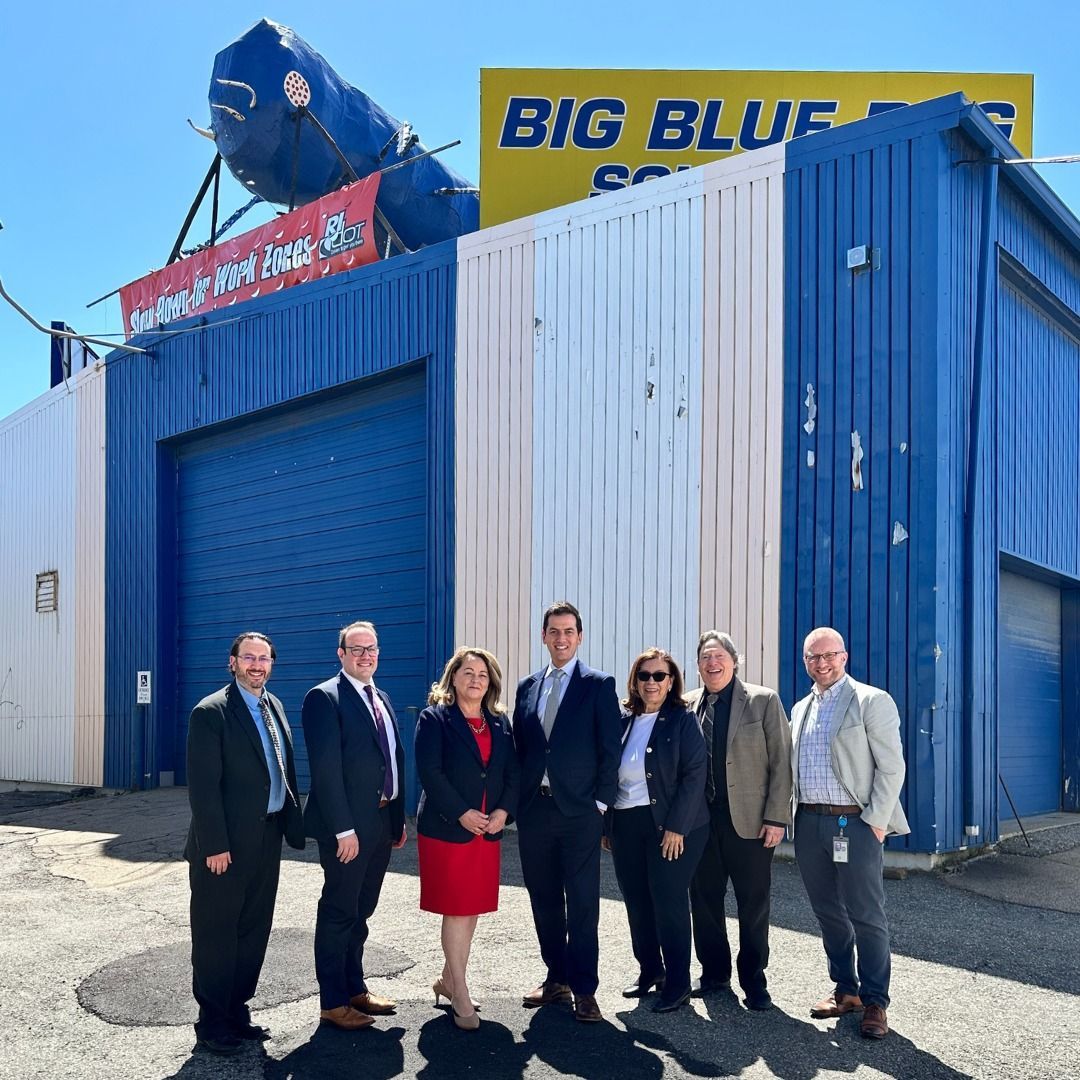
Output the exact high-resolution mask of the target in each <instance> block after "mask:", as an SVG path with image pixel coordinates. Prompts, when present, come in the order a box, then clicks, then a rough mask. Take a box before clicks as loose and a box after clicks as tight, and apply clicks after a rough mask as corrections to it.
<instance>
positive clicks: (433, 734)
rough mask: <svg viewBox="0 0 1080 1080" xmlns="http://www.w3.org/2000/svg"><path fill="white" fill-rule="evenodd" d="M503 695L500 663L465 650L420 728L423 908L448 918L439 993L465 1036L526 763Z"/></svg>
mask: <svg viewBox="0 0 1080 1080" xmlns="http://www.w3.org/2000/svg"><path fill="white" fill-rule="evenodd" d="M501 693H502V670H501V669H500V667H499V662H498V661H497V660H496V659H495V657H494V656H492V655H491V653H489V652H488V651H487V650H486V649H478V648H473V647H471V646H468V647H465V648H461V649H458V650H457V652H455V653H454V655H453V656H452V657H451V658H450V659H449V661H447V664H446V668H445V670H444V671H443V674H442V678H441V679H440V680H439V681H438V682H437V683H435V685H434V686H432V688H431V693H430V694H429V695H428V708H426V709H425V710H424V711H423V712H422V713H421V714H420V719H419V721H418V722H417V725H416V771H417V774H418V775H419V777H420V783H421V784H422V785H423V788H424V793H423V795H421V797H420V807H419V810H418V811H417V817H416V831H417V837H418V839H417V843H418V852H419V859H420V907H421V910H423V911H433V912H436V913H437V914H440V915H442V917H443V922H442V947H443V955H444V956H445V958H446V962H445V963H444V965H443V970H442V974H441V975H440V976H439V978H438V979H436V981H435V983H434V985H433V987H432V989H433V990H434V991H435V1004H436V1005H438V1003H439V998H440V997H446V998H449V999H450V1008H451V1011H452V1014H453V1019H454V1023H455V1024H456V1025H457V1026H458V1027H459V1028H462V1029H464V1030H467V1031H475V1030H476V1029H477V1028H478V1027H479V1026H480V1018H479V1017H478V1016H477V1015H476V1007H475V1004H474V1002H473V1001H472V998H471V997H470V995H469V988H468V984H467V982H466V978H465V968H466V965H467V964H468V960H469V950H470V948H471V946H472V939H473V934H474V933H475V931H476V919H477V916H478V915H482V914H485V913H487V912H491V911H495V910H496V909H497V908H498V906H499V849H500V847H501V844H500V843H499V841H500V840H501V839H502V835H503V828H504V827H505V825H506V823H507V822H508V821H511V820H512V819H513V815H514V814H515V813H516V811H517V797H518V759H517V754H516V752H515V750H514V740H513V736H512V734H511V731H510V723H509V721H508V720H507V718H506V715H505V714H506V709H505V708H504V707H503V705H502V703H501V702H500V701H499V695H500V694H501Z"/></svg>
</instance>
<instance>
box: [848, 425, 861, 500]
mask: <svg viewBox="0 0 1080 1080" xmlns="http://www.w3.org/2000/svg"><path fill="white" fill-rule="evenodd" d="M862 459H863V448H862V439H861V438H860V436H859V433H858V432H857V431H853V432H852V433H851V490H852V491H862V489H863V479H862Z"/></svg>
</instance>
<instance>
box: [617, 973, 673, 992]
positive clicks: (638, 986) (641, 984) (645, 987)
mask: <svg viewBox="0 0 1080 1080" xmlns="http://www.w3.org/2000/svg"><path fill="white" fill-rule="evenodd" d="M663 989H664V976H663V975H657V976H656V977H655V978H654V977H652V976H651V975H645V974H641V975H639V976H638V977H637V982H632V983H631V984H630V985H629V986H628V987H626V989H625V990H623V992H622V996H623V997H624V998H638V997H644V996H645V995H646V994H647V993H649V992H650V991H651V990H663Z"/></svg>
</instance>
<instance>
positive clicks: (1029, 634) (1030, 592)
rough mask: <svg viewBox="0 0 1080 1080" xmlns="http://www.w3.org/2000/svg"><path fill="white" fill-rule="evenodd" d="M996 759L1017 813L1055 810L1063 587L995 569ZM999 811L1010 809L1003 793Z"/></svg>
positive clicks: (1058, 782)
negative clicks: (997, 581) (998, 572)
mask: <svg viewBox="0 0 1080 1080" xmlns="http://www.w3.org/2000/svg"><path fill="white" fill-rule="evenodd" d="M999 611H1000V618H999V628H998V649H999V653H1000V655H999V665H998V676H999V678H998V761H999V768H1000V772H1001V776H1002V778H1003V779H1004V781H1005V784H1006V785H1007V786H1008V790H1009V794H1010V795H1011V796H1012V798H1013V802H1015V803H1016V810H1017V812H1018V813H1019V814H1020V816H1021V817H1024V816H1027V815H1029V814H1042V813H1048V812H1051V811H1054V810H1060V809H1061V789H1062V745H1061V721H1062V715H1061V590H1060V589H1058V588H1057V587H1056V586H1053V585H1048V584H1046V583H1044V582H1041V581H1035V580H1032V579H1031V578H1026V577H1022V576H1020V575H1019V574H1012V573H1008V572H1007V571H1004V570H1003V571H1002V573H1001V588H1000V593H999ZM1000 816H1001V817H1002V818H1009V817H1011V816H1012V809H1011V807H1010V806H1009V803H1008V800H1007V799H1006V798H1005V797H1004V793H1003V795H1002V798H1001V800H1000Z"/></svg>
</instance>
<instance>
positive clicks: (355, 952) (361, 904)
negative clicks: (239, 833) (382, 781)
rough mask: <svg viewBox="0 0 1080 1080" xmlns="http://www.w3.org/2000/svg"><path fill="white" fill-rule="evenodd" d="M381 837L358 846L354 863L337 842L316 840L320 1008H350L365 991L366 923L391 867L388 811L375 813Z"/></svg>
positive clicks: (316, 929)
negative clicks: (319, 867)
mask: <svg viewBox="0 0 1080 1080" xmlns="http://www.w3.org/2000/svg"><path fill="white" fill-rule="evenodd" d="M379 820H380V822H381V823H382V832H381V835H380V837H379V839H378V840H377V841H375V842H374V843H364V842H363V841H361V842H360V854H359V855H357V856H356V858H355V859H353V860H352V862H348V863H342V862H339V861H338V857H337V840H320V841H319V862H320V863H321V864H322V868H323V889H322V896H320V898H319V908H318V913H317V914H316V916H315V978H316V979H318V981H319V1001H320V1006H321V1008H323V1009H336V1008H339V1007H340V1006H342V1005H348V1004H349V999H350V998H352V997H355V996H356V995H357V994H363V993H366V992H367V988H368V987H367V983H366V982H365V981H364V943H365V942H366V941H367V937H368V919H370V918H371V916H372V914H373V913H374V911H375V908H376V907H377V906H378V903H379V894H380V892H382V884H383V878H385V877H386V868H387V866H388V865H389V864H390V811H389V809H388V808H386V807H383V809H382V810H381V811H380V812H379Z"/></svg>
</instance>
